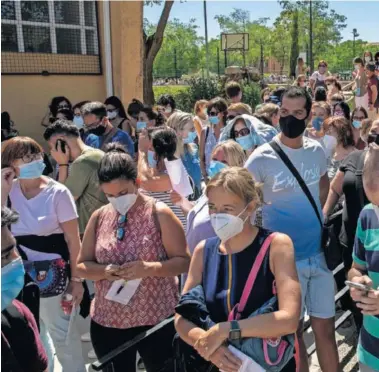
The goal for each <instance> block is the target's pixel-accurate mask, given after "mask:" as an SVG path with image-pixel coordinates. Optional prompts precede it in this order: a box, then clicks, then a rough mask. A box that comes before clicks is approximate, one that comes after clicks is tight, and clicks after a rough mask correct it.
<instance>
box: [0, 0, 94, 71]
mask: <svg viewBox="0 0 379 372" xmlns="http://www.w3.org/2000/svg"><path fill="white" fill-rule="evenodd" d="M77 1H78V5H79V24H78V25H74V24H66V23H56V22H55V9H54V4H55V0H47V3H48V13H49V14H48V18H49V22H36V21H24V20H22V13H21V1H20V0H13V3H14V7H15V19H13V20H11V19H3V18H2V19H1V24H2V25H3V24H4V25H14V26H16V33H17V46H18V51H13V52H11V51H3V50H2V51H1V52H2V54H3V53H14V54H16V53H17V54H20V56H22V54H23V53H25V54H28V53H31V54H33V55H38V54H48V55H56V56H66V55H70V56H73V57H76V58H79V59H80V58H81V57H94V58H97V59H98V64H99V67H98V70H99V71H98V72H88V73H83V72H77V73H76V72H72V73H67V72H48V71H42V72H3V71H1V74H2V75H41V74H42V75H102V64H101V45H100V35H99V14H98V1H96V0H91V2H92V3H93V6H94V12H93V13H94V14H93V15H92V18H93V24H94V25H93V26H86V24H85V12H84V2H85V1H86V0H77ZM23 26H37V27H44V28H47V29H49V31H50V43H51V51H50V52H27V51H25V43H24V35H23ZM57 29H70V30H80V50H81V53H80V54H74V53H72V54H71V53H58V45H57V36H56V30H57ZM86 31H92V32H94V35H93V43H94V53H93V54H87V41H86ZM21 58H22V57H21Z"/></svg>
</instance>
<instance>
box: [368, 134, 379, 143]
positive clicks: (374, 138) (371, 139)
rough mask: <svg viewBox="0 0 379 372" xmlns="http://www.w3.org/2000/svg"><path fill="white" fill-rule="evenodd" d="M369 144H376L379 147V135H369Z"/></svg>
mask: <svg viewBox="0 0 379 372" xmlns="http://www.w3.org/2000/svg"><path fill="white" fill-rule="evenodd" d="M367 143H368V144H370V143H376V144H377V145H379V134H369V135H368V137H367Z"/></svg>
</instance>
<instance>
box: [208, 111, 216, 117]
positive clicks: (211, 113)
mask: <svg viewBox="0 0 379 372" xmlns="http://www.w3.org/2000/svg"><path fill="white" fill-rule="evenodd" d="M208 115H209V116H217V115H218V112H215V111H211V112H210V113H209V114H208Z"/></svg>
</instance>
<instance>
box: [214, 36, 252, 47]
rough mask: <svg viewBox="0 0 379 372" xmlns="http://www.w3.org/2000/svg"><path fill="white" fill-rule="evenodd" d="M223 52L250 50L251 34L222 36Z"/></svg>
mask: <svg viewBox="0 0 379 372" xmlns="http://www.w3.org/2000/svg"><path fill="white" fill-rule="evenodd" d="M221 49H222V50H224V51H225V50H245V51H247V50H249V34H248V33H239V34H224V33H222V34H221Z"/></svg>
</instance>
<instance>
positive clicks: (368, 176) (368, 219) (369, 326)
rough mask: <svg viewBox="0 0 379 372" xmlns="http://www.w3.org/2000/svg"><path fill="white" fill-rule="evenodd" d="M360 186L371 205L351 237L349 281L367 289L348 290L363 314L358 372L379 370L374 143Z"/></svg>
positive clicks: (377, 162)
mask: <svg viewBox="0 0 379 372" xmlns="http://www.w3.org/2000/svg"><path fill="white" fill-rule="evenodd" d="M363 187H364V189H365V193H366V195H367V198H368V200H369V201H370V202H371V203H370V204H368V205H366V207H365V208H364V209H363V210H362V212H361V214H360V216H359V220H358V227H357V233H356V236H355V244H354V253H353V266H352V268H351V270H350V271H349V280H351V281H352V282H356V283H360V284H364V285H366V286H368V287H370V288H371V290H370V291H369V292H368V293H367V292H366V291H360V290H357V289H351V290H350V293H351V297H352V298H353V300H354V301H355V302H357V307H358V308H359V309H361V311H362V314H363V326H362V328H361V334H360V337H359V344H358V348H357V354H358V360H359V364H360V368H359V369H360V371H361V372H374V371H379V146H378V145H376V144H375V143H373V144H371V145H370V149H369V152H368V154H367V155H366V159H365V166H364V169H363Z"/></svg>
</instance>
